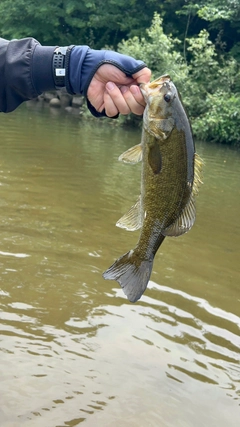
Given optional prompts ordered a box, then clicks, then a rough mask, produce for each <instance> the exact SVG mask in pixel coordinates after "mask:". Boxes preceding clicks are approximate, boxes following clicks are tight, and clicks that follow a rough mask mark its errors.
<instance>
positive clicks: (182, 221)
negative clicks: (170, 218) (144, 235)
mask: <svg viewBox="0 0 240 427" xmlns="http://www.w3.org/2000/svg"><path fill="white" fill-rule="evenodd" d="M195 219H196V208H195V200H194V196H193V194H191V197H190V200H189V202H188V204H187V206H186V207H185V209H184V210H183V211H182V213H181V215H180V216H179V218H178V219H177V220H176V221H175V222H174V223H173V224H172V225H170V226H169V227H167V228H165V230H163V231H162V234H163V235H164V236H170V237H171V236H175V237H177V236H181V235H182V234H184V233H187V231H189V230H190V228H192V226H193V224H194V222H195Z"/></svg>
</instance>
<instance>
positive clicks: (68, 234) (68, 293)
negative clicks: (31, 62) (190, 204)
mask: <svg viewBox="0 0 240 427" xmlns="http://www.w3.org/2000/svg"><path fill="white" fill-rule="evenodd" d="M38 107H40V106H38ZM96 126H97V127H96ZM139 137H140V132H139V131H132V130H120V129H117V128H115V126H114V124H111V125H109V124H108V126H105V125H104V124H102V122H100V121H98V122H96V121H94V122H91V123H82V122H81V121H79V120H78V119H77V118H76V117H69V116H64V115H63V116H62V115H61V113H60V112H59V113H57V114H56V115H54V116H53V115H51V114H50V116H49V110H46V111H45V110H42V109H41V108H39V109H36V110H28V109H27V108H26V106H23V107H22V108H20V109H19V110H18V111H16V112H15V113H13V114H9V115H7V116H1V117H0V145H1V161H0V191H1V197H0V206H1V210H0V229H1V245H0V328H1V334H0V354H1V364H0V391H1V393H0V420H1V427H2V426H3V427H10V426H11V427H15V426H16V427H19V426H20V427H22V426H29V427H35V426H36V427H38V426H41V427H42V426H43V425H44V426H48V427H62V426H71V427H72V426H77V425H80V424H82V423H83V424H85V425H88V426H104V427H105V426H120V427H121V426H131V427H132V426H134V427H135V426H144V427H145V426H161V427H165V426H166V427H183V426H184V427H185V426H187V427H192V426H197V427H198V426H199V427H200V426H203V425H205V426H208V427H212V426H218V427H225V426H230V427H235V426H237V425H238V423H239V416H240V280H239V258H240V249H239V247H240V245H239V244H240V238H239V236H240V224H239V221H238V215H239V209H240V188H239V173H240V154H239V152H237V151H234V150H232V149H229V148H226V147H216V146H209V145H205V144H199V145H198V151H199V152H200V155H201V156H202V157H204V160H205V163H206V166H205V171H204V186H202V188H201V192H200V195H199V198H198V205H197V213H198V217H197V223H196V225H195V226H194V228H193V230H191V232H190V233H189V234H187V235H186V236H182V237H180V238H178V239H171V238H169V239H166V242H164V244H163V245H162V247H161V249H160V252H159V253H158V254H157V256H156V261H155V264H154V271H153V273H152V277H151V281H150V283H149V286H148V289H147V291H146V293H145V294H144V296H143V297H142V299H141V300H140V301H139V302H138V303H136V304H130V303H129V302H128V301H127V300H126V298H125V296H124V295H123V293H122V290H121V289H120V288H119V287H118V285H117V283H115V282H109V281H104V280H103V279H102V276H101V274H102V272H103V271H104V270H105V269H106V268H107V267H108V266H109V265H110V264H111V263H112V261H113V260H114V258H117V257H118V256H120V255H121V254H122V253H124V252H126V251H127V250H129V249H130V248H132V247H133V246H134V244H135V243H136V241H137V237H138V235H137V233H128V232H126V231H124V230H121V229H118V228H116V227H115V225H114V224H115V222H116V221H117V220H118V219H119V218H120V216H121V215H122V214H123V213H124V212H125V211H126V210H127V209H128V208H129V207H130V206H131V205H132V204H133V202H134V200H136V197H137V195H138V192H139V172H140V169H139V167H138V165H137V166H135V167H134V166H130V165H123V164H121V163H119V162H117V158H118V156H119V154H120V153H121V152H123V151H124V150H125V149H127V148H129V147H130V146H131V145H134V144H136V143H137V142H138V140H139Z"/></svg>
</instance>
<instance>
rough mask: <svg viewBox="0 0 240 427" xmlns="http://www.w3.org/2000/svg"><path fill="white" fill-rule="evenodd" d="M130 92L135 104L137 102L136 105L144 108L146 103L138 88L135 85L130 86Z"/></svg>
mask: <svg viewBox="0 0 240 427" xmlns="http://www.w3.org/2000/svg"><path fill="white" fill-rule="evenodd" d="M130 91H131V93H132V95H133V97H134V99H135V101H136V102H138V104H140V105H142V106H143V107H145V105H146V102H145V100H144V98H143V95H142V92H141V90H140V87H139V86H136V85H132V86H130Z"/></svg>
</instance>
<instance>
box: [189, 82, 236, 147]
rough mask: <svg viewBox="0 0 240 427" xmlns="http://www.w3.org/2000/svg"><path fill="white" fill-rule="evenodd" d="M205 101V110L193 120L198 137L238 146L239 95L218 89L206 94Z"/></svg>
mask: <svg viewBox="0 0 240 427" xmlns="http://www.w3.org/2000/svg"><path fill="white" fill-rule="evenodd" d="M205 102H206V112H205V113H204V114H202V115H201V116H199V117H197V118H196V119H195V120H194V122H193V131H194V132H195V134H196V135H197V136H198V138H199V139H201V140H204V141H208V140H213V141H215V142H220V143H225V144H226V143H227V144H233V145H235V146H238V147H240V126H239V123H240V96H239V95H238V96H233V95H230V94H228V93H226V92H225V91H223V90H218V91H216V92H215V93H214V94H213V95H211V94H208V95H207V97H206V101H205Z"/></svg>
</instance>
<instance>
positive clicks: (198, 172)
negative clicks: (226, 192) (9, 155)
mask: <svg viewBox="0 0 240 427" xmlns="http://www.w3.org/2000/svg"><path fill="white" fill-rule="evenodd" d="M202 168H203V160H202V159H201V157H200V156H199V155H198V154H197V153H195V154H194V180H193V187H192V192H193V194H194V196H196V195H197V194H198V192H199V188H200V185H201V184H202V183H203V182H202Z"/></svg>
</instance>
